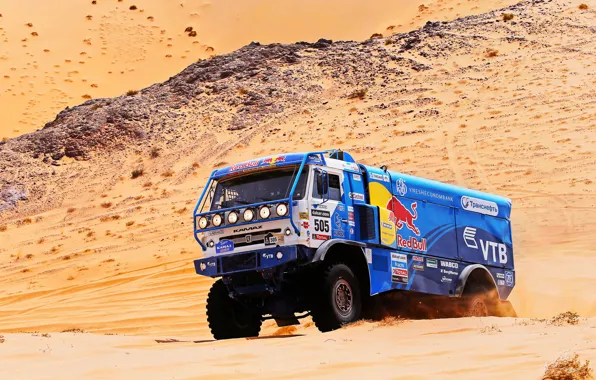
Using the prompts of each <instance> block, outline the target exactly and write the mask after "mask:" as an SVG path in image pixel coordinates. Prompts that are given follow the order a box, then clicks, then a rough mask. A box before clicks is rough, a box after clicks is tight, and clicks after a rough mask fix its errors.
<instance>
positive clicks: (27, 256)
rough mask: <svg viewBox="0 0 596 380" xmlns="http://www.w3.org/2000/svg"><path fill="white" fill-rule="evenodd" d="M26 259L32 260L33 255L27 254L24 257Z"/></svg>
mask: <svg viewBox="0 0 596 380" xmlns="http://www.w3.org/2000/svg"><path fill="white" fill-rule="evenodd" d="M25 258H26V259H32V258H33V254H32V253H28V254H26V255H25Z"/></svg>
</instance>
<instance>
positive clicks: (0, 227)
mask: <svg viewBox="0 0 596 380" xmlns="http://www.w3.org/2000/svg"><path fill="white" fill-rule="evenodd" d="M7 229H8V227H7V226H0V232H4V231H6V230H7Z"/></svg>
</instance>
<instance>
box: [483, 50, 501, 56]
mask: <svg viewBox="0 0 596 380" xmlns="http://www.w3.org/2000/svg"><path fill="white" fill-rule="evenodd" d="M497 55H499V51H498V50H496V49H486V52H485V54H484V56H485V57H486V58H493V57H496V56H497Z"/></svg>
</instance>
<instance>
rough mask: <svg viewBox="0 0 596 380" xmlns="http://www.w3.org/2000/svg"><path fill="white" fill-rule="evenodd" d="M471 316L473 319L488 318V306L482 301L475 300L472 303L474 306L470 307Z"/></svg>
mask: <svg viewBox="0 0 596 380" xmlns="http://www.w3.org/2000/svg"><path fill="white" fill-rule="evenodd" d="M470 314H471V315H472V316H473V317H486V316H488V309H487V307H486V304H485V303H484V302H483V301H482V300H480V299H475V300H474V301H473V302H472V305H471V307H470Z"/></svg>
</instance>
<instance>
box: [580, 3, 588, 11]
mask: <svg viewBox="0 0 596 380" xmlns="http://www.w3.org/2000/svg"><path fill="white" fill-rule="evenodd" d="M578 8H579V9H581V10H582V11H585V10H586V9H588V5H587V4H584V3H582V4H580V5H579V7H578Z"/></svg>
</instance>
